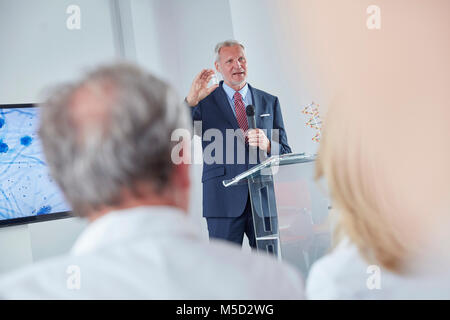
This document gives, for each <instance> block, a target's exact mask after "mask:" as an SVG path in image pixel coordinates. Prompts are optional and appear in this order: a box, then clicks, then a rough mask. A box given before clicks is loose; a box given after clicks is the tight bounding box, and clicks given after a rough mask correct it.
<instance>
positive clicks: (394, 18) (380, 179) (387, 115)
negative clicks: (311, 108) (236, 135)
mask: <svg viewBox="0 0 450 320" xmlns="http://www.w3.org/2000/svg"><path fill="white" fill-rule="evenodd" d="M379 2H380V7H381V8H382V11H381V12H382V14H383V16H382V17H383V27H382V28H381V30H380V31H374V32H372V31H370V30H367V29H365V28H364V27H362V26H361V24H360V21H359V20H361V19H360V18H359V17H358V15H357V14H358V12H359V11H361V10H362V9H364V8H363V7H362V6H361V5H359V6H360V7H359V8H356V9H357V10H356V11H355V10H354V9H355V5H354V3H351V2H345V1H344V2H343V3H339V5H340V8H339V9H336V8H335V7H333V5H332V4H331V2H327V3H328V4H329V5H331V7H330V6H328V7H325V6H323V7H320V5H319V6H318V8H319V9H320V12H322V14H323V10H330V11H331V12H332V11H333V10H334V9H336V10H340V13H341V14H342V15H341V16H339V17H340V19H342V20H344V21H346V26H345V27H346V28H348V29H345V27H342V26H340V25H339V24H333V21H331V22H330V21H324V22H323V23H324V24H327V23H329V24H331V26H329V27H326V26H324V25H321V28H322V30H321V31H320V30H319V29H320V28H316V29H317V30H319V31H318V32H319V33H318V34H316V35H315V36H316V37H319V38H321V39H323V41H324V42H326V40H327V39H328V38H327V37H331V36H333V38H334V39H335V41H334V44H339V43H340V44H341V47H340V48H337V47H336V48H330V49H336V50H337V51H336V52H337V53H336V55H334V56H333V58H334V59H335V60H334V62H335V64H336V65H335V67H334V68H333V69H329V72H328V78H324V79H325V80H324V86H325V85H327V87H329V88H333V89H334V98H333V99H331V102H330V104H329V105H330V106H329V110H328V112H327V114H326V117H325V121H324V130H323V133H322V141H321V145H320V148H319V153H318V160H317V168H316V170H317V171H316V175H317V177H318V178H320V177H324V178H325V180H326V181H327V183H328V186H329V189H330V191H331V197H332V200H333V207H334V209H335V210H336V212H337V221H338V222H337V229H336V235H337V237H336V243H335V248H334V249H333V250H332V251H331V252H330V254H328V255H327V256H325V257H324V258H322V259H321V260H319V261H318V262H317V263H316V264H315V265H314V266H313V267H312V269H311V272H310V274H309V278H308V280H307V295H308V297H309V298H312V299H321V298H325V299H397V298H401V299H403V298H449V297H450V290H449V288H450V285H448V284H450V277H448V271H447V270H449V269H448V267H449V265H450V264H449V263H448V253H447V252H448V250H447V248H448V245H449V244H450V241H449V240H450V239H449V232H448V230H449V229H450V224H449V217H450V145H449V141H450V125H449V123H450V105H449V104H450V93H449V90H448V88H449V87H450V63H449V59H448V57H449V56H450V45H449V42H450V38H449V37H448V34H447V33H448V30H449V27H450V23H449V18H450V17H449V16H450V3H449V2H448V1H439V0H436V1H430V2H426V3H425V2H422V1H415V0H414V1H396V2H392V1H391V2H389V1H379ZM322 3H323V1H322ZM356 6H358V5H356ZM405 8H407V9H408V10H407V14H406V13H405ZM353 11H355V12H353ZM318 12H319V11H318ZM324 15H325V16H327V17H329V16H328V15H326V14H324ZM355 17H356V18H355ZM358 19H359V20H358ZM317 23H320V22H317ZM355 30H356V31H355ZM327 31H329V32H330V33H327ZM320 32H323V33H320ZM371 32H372V33H371ZM376 32H378V33H376ZM321 36H322V37H321ZM339 37H340V38H339ZM336 39H337V40H336ZM339 39H340V40H341V41H339ZM349 44H352V45H351V46H350V45H349ZM345 47H347V48H346V49H345ZM329 52H332V50H329V51H328V53H329ZM322 58H324V59H325V57H324V56H322ZM317 59H320V57H318V58H317ZM324 65H325V64H324Z"/></svg>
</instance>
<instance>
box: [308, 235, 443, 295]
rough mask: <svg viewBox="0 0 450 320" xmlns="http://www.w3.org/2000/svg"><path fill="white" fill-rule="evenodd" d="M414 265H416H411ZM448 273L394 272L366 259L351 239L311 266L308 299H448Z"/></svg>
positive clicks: (344, 241)
mask: <svg viewBox="0 0 450 320" xmlns="http://www.w3.org/2000/svg"><path fill="white" fill-rule="evenodd" d="M411 267H414V266H411ZM449 280H450V277H449V274H448V273H444V274H437V273H435V272H429V271H426V272H423V271H420V272H415V273H405V274H400V273H394V272H391V271H389V270H386V269H384V268H383V267H382V266H379V265H375V264H369V263H367V262H366V261H365V260H364V259H363V258H362V256H361V255H360V254H359V251H358V249H357V247H356V246H355V245H354V244H353V243H351V242H350V241H349V240H348V239H345V240H343V241H341V243H340V244H339V245H338V246H337V247H336V248H335V249H334V250H333V251H332V252H331V253H330V254H328V255H326V256H324V257H322V258H321V259H319V260H318V261H317V262H316V263H315V264H314V265H313V266H312V268H311V271H310V273H309V276H308V279H307V285H306V296H307V298H308V299H352V300H353V299H449V298H450V282H449Z"/></svg>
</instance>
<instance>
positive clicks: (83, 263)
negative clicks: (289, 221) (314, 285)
mask: <svg viewBox="0 0 450 320" xmlns="http://www.w3.org/2000/svg"><path fill="white" fill-rule="evenodd" d="M303 292H304V289H303V284H302V280H301V278H300V275H299V273H298V272H297V270H296V269H294V268H293V267H291V266H289V265H286V264H282V263H280V262H278V261H277V260H276V259H275V258H273V257H270V256H267V255H266V254H255V253H245V252H243V251H242V250H241V248H240V247H238V246H236V245H234V244H229V243H226V242H224V241H216V240H214V241H211V242H210V243H208V240H205V239H204V238H203V237H201V232H200V230H199V228H197V227H196V226H195V225H193V224H192V222H191V220H190V219H189V218H188V217H187V216H186V215H185V214H184V213H182V212H181V211H179V210H177V209H175V208H172V207H137V208H132V209H127V210H121V211H115V212H110V213H108V214H106V215H104V216H102V217H101V218H99V219H97V220H95V221H94V222H92V223H91V224H89V226H88V227H87V228H86V230H85V231H84V232H83V233H82V234H81V235H80V237H79V238H78V239H77V241H76V243H75V245H74V247H73V249H72V251H71V252H70V253H69V254H67V255H64V256H61V257H57V258H53V259H49V260H46V261H44V262H40V263H36V264H35V265H31V266H29V267H26V268H24V269H22V270H19V271H16V272H14V273H10V274H6V275H4V276H3V277H1V278H0V298H3V299H5V298H6V299H302V298H303Z"/></svg>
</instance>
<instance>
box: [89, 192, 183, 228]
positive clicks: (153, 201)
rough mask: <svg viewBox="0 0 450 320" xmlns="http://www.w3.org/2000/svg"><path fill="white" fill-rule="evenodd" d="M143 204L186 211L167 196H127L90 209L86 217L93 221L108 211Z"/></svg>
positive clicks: (141, 205)
mask: <svg viewBox="0 0 450 320" xmlns="http://www.w3.org/2000/svg"><path fill="white" fill-rule="evenodd" d="M143 206H167V207H174V208H178V209H180V210H182V211H184V212H186V211H187V208H183V207H181V206H180V205H178V204H177V203H176V202H175V201H173V200H172V199H167V198H163V197H162V198H161V197H155V198H128V199H126V200H124V201H121V203H120V204H118V205H115V206H103V207H101V208H99V209H97V210H94V211H91V212H90V213H89V214H88V216H87V217H88V220H89V222H93V221H95V220H97V219H98V218H101V217H103V216H104V215H105V214H108V213H109V212H112V211H118V210H125V209H131V208H136V207H143Z"/></svg>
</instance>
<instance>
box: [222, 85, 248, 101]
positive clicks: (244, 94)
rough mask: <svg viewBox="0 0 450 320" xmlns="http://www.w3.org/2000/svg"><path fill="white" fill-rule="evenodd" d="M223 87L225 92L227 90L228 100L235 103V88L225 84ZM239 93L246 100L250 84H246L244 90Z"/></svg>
mask: <svg viewBox="0 0 450 320" xmlns="http://www.w3.org/2000/svg"><path fill="white" fill-rule="evenodd" d="M222 87H223V90H225V93H226V94H227V96H228V98H229V99H230V100H231V101H233V99H234V94H235V93H236V90H234V89H233V88H231V87H230V86H228V85H227V84H226V83H225V82H224V83H223V86H222ZM239 93H240V94H241V96H242V100H245V98H246V97H247V93H248V83H246V84H245V86H243V87H242V89H241V90H239Z"/></svg>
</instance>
